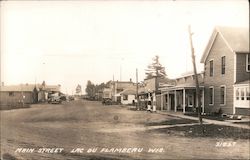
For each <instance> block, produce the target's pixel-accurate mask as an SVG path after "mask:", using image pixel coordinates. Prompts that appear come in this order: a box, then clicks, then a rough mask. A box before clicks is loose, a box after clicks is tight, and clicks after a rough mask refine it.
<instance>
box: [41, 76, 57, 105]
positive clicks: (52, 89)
mask: <svg viewBox="0 0 250 160" xmlns="http://www.w3.org/2000/svg"><path fill="white" fill-rule="evenodd" d="M36 86H37V88H38V89H39V92H38V102H47V100H48V98H49V97H51V96H52V95H56V96H59V95H60V94H61V92H60V89H61V85H47V84H45V82H44V81H43V83H42V84H37V85H36Z"/></svg>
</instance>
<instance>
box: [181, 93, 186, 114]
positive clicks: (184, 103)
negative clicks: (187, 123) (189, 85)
mask: <svg viewBox="0 0 250 160" xmlns="http://www.w3.org/2000/svg"><path fill="white" fill-rule="evenodd" d="M182 98H183V107H182V108H183V113H185V111H186V90H185V88H184V89H183V96H182Z"/></svg>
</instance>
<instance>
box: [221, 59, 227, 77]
mask: <svg viewBox="0 0 250 160" xmlns="http://www.w3.org/2000/svg"><path fill="white" fill-rule="evenodd" d="M225 72H226V57H225V56H223V57H221V74H225Z"/></svg>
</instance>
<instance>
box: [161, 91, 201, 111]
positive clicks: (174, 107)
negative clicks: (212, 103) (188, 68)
mask: <svg viewBox="0 0 250 160" xmlns="http://www.w3.org/2000/svg"><path fill="white" fill-rule="evenodd" d="M196 95H197V94H196V87H195V86H175V87H171V88H167V89H166V90H162V93H161V95H160V96H161V98H160V99H161V110H166V111H174V112H177V111H182V112H183V113H185V112H195V111H196V109H197V108H198V98H197V96H196ZM200 95H201V99H200V102H201V108H202V113H204V86H200Z"/></svg>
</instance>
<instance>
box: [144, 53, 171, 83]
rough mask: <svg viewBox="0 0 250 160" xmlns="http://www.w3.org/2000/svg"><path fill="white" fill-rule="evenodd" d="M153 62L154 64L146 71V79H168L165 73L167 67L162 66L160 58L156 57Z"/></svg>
mask: <svg viewBox="0 0 250 160" xmlns="http://www.w3.org/2000/svg"><path fill="white" fill-rule="evenodd" d="M152 60H153V62H152V63H151V64H150V65H148V68H147V69H146V76H147V77H146V79H150V78H153V77H166V76H167V74H166V72H165V67H163V66H162V65H161V64H160V61H159V56H158V55H156V56H155V57H154V58H153V59H152Z"/></svg>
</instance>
